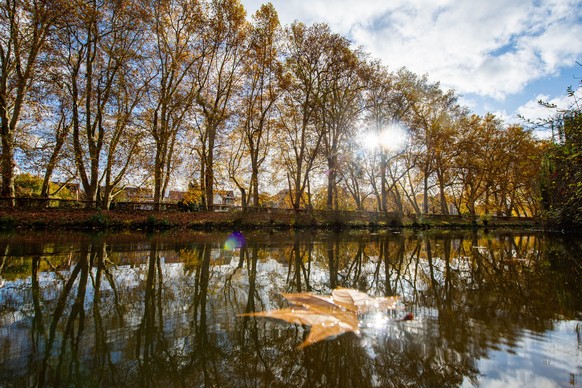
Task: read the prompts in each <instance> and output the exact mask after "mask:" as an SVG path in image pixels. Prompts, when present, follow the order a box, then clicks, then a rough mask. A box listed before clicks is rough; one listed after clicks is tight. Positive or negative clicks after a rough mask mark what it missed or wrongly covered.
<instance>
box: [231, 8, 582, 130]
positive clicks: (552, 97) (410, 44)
mask: <svg viewBox="0 0 582 388" xmlns="http://www.w3.org/2000/svg"><path fill="white" fill-rule="evenodd" d="M241 2H242V3H243V4H244V6H245V8H246V9H247V12H248V13H249V15H250V14H252V13H254V12H255V11H256V10H257V9H258V7H259V6H260V4H261V3H263V2H264V1H260V0H241ZM271 3H273V5H274V6H275V8H276V9H277V11H278V13H279V18H280V20H281V23H282V24H284V25H286V24H289V23H291V22H293V20H300V21H302V22H304V23H306V24H312V23H314V22H325V23H327V24H329V25H330V26H331V28H332V30H333V31H335V32H338V33H340V34H342V35H343V36H345V37H347V38H349V39H350V40H351V41H352V43H353V44H354V45H356V46H363V47H364V48H365V50H366V51H367V52H369V53H370V54H371V55H372V56H373V57H375V58H379V59H381V60H382V62H383V63H384V64H386V65H388V67H389V68H391V69H393V70H396V69H398V68H399V67H401V66H406V67H407V68H408V69H410V70H412V71H414V72H415V73H418V74H427V75H428V76H429V79H430V80H431V81H435V82H436V81H438V82H440V83H441V85H442V87H443V88H445V89H454V90H455V91H456V92H457V94H458V95H459V96H460V97H461V103H462V104H464V105H466V106H468V107H469V108H470V109H471V111H473V112H475V113H477V114H485V113H487V112H491V113H494V114H496V115H498V116H500V117H502V118H504V119H505V120H506V121H509V122H512V121H516V120H517V119H516V117H517V115H518V114H521V115H524V116H525V117H528V118H530V119H537V118H541V117H547V116H548V114H549V112H548V111H547V109H546V108H543V107H540V106H539V105H538V104H537V101H538V100H540V99H544V100H546V101H550V102H554V103H556V104H557V105H559V106H562V107H566V105H567V104H568V100H567V99H566V97H565V96H566V88H567V87H568V86H570V85H571V86H573V87H575V88H578V86H579V85H580V79H576V77H578V78H582V66H579V65H577V64H576V61H578V62H582V2H581V1H579V0H549V1H546V0H537V1H524V0H486V1H485V0H483V1H477V0H273V1H271Z"/></svg>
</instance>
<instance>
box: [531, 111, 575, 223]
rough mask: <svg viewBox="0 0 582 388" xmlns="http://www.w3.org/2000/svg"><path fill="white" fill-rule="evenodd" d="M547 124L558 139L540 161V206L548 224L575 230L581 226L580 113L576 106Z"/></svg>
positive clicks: (555, 139)
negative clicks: (551, 127) (555, 131)
mask: <svg viewBox="0 0 582 388" xmlns="http://www.w3.org/2000/svg"><path fill="white" fill-rule="evenodd" d="M576 104H577V100H576ZM551 123H552V124H553V126H554V128H555V129H557V131H558V136H557V138H554V142H553V143H552V144H551V145H550V147H549V148H548V150H547V152H546V154H545V155H544V159H543V161H544V164H543V169H542V174H541V175H542V176H541V178H542V181H541V183H542V185H541V190H542V192H541V194H542V206H543V209H544V211H545V213H546V214H547V216H548V218H549V220H550V222H551V223H552V224H554V225H558V226H562V227H578V228H579V227H580V226H582V204H581V201H580V198H582V114H581V111H580V108H579V106H578V105H575V106H574V107H573V108H571V109H570V110H568V111H566V112H563V113H561V114H558V115H557V116H556V117H555V118H554V119H553V120H552V121H551Z"/></svg>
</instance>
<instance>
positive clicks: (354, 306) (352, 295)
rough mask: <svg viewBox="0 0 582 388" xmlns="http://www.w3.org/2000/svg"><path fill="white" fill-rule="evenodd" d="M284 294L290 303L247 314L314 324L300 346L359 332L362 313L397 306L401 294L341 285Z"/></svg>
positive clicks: (390, 308)
mask: <svg viewBox="0 0 582 388" xmlns="http://www.w3.org/2000/svg"><path fill="white" fill-rule="evenodd" d="M282 295H283V297H284V298H285V299H287V301H288V302H289V305H290V306H289V307H286V308H283V309H278V310H271V311H263V312H255V313H249V314H243V316H252V317H265V318H273V319H279V320H282V321H285V322H289V323H293V324H300V325H309V326H311V329H310V331H309V335H308V337H307V339H306V340H305V341H304V342H303V343H302V344H301V345H299V348H300V349H301V348H304V347H306V346H309V345H311V344H314V343H316V342H319V341H321V340H324V339H326V338H330V337H335V336H338V335H340V334H344V333H348V332H352V333H355V334H357V335H359V334H360V327H359V320H358V315H359V314H367V313H369V312H371V311H378V310H393V309H395V308H396V304H397V302H398V300H399V297H398V296H391V297H371V296H369V295H368V294H366V293H363V292H360V291H358V290H354V289H349V288H337V289H335V290H333V291H332V293H331V295H315V294H312V293H307V292H303V293H296V294H286V293H285V294H282ZM404 319H412V316H411V315H410V314H409V315H407V316H406V318H404Z"/></svg>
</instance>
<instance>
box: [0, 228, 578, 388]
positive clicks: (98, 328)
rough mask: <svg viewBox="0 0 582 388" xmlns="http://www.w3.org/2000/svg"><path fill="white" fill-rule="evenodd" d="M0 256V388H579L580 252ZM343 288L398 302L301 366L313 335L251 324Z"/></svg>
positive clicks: (386, 248)
mask: <svg viewBox="0 0 582 388" xmlns="http://www.w3.org/2000/svg"><path fill="white" fill-rule="evenodd" d="M229 237H230V238H229ZM0 254H1V255H2V256H1V259H0V387H13V386H18V387H28V386H107V387H125V386H152V387H159V386H167V387H173V386H181V387H182V386H186V387H195V386H207V387H215V386H216V387H243V386H274V387H276V386H289V385H292V386H306V387H307V386H308V387H318V386H327V387H376V386H378V387H400V386H424V387H440V386H483V387H490V386H501V385H503V386H504V387H523V386H536V387H565V386H582V382H581V379H582V377H581V376H582V323H581V321H582V280H581V279H582V265H581V263H582V241H580V240H576V239H573V238H564V237H562V236H548V235H543V234H536V233H526V234H524V233H488V234H481V233H480V234H477V233H470V232H460V231H450V232H444V231H440V232H402V233H401V232H391V231H379V232H374V233H373V232H350V233H347V232H342V233H334V232H314V231H305V232H273V233H263V232H248V233H240V234H235V235H230V236H229V233H197V232H188V233H179V234H178V233H164V234H153V235H145V234H134V233H119V234H102V235H88V234H78V233H68V234H67V233H49V232H36V233H32V232H30V233H12V234H4V235H1V236H0ZM337 287H348V288H355V289H358V290H361V291H363V292H366V293H368V294H369V295H372V296H389V295H399V296H400V297H401V302H400V303H399V305H398V307H397V309H396V310H394V311H383V312H381V313H379V314H373V315H368V316H362V317H361V318H362V322H361V332H362V334H361V335H360V336H356V335H354V334H351V333H350V334H345V335H342V336H339V337H336V338H332V339H329V340H326V341H322V342H320V343H316V344H314V345H312V346H309V347H307V348H305V349H302V350H299V349H297V346H298V345H299V344H300V343H301V342H303V340H304V339H305V337H306V335H307V330H308V327H301V326H296V325H291V324H288V323H283V322H277V321H270V320H266V319H263V318H249V317H240V316H239V315H240V314H242V313H245V312H252V311H262V310H271V309H276V308H280V307H282V306H285V304H286V302H285V300H284V299H283V298H282V297H281V293H283V292H312V293H317V294H329V293H330V292H331V290H333V289H334V288H337ZM408 313H412V314H414V319H413V320H412V321H399V318H401V317H403V316H404V315H406V314H408Z"/></svg>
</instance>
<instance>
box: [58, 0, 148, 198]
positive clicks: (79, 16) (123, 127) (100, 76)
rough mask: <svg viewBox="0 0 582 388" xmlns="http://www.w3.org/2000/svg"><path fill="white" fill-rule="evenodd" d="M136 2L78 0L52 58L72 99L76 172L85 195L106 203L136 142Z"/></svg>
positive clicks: (140, 79)
mask: <svg viewBox="0 0 582 388" xmlns="http://www.w3.org/2000/svg"><path fill="white" fill-rule="evenodd" d="M140 4H141V3H139V4H138V2H129V1H127V2H111V1H107V2H97V1H91V2H87V3H79V4H77V6H76V7H75V8H73V9H72V10H71V12H70V13H69V14H68V15H66V16H65V17H64V18H63V26H62V28H60V29H59V32H58V39H57V53H56V55H57V57H58V60H57V63H59V68H60V70H61V71H62V72H63V74H64V77H63V83H64V87H65V90H66V91H67V93H68V94H69V100H70V104H71V105H70V106H69V107H68V112H67V115H70V117H71V126H72V143H73V149H74V159H75V164H76V168H77V172H78V174H79V177H80V181H81V184H82V186H83V189H84V191H85V195H86V198H87V199H88V200H90V201H92V202H93V203H95V202H96V201H97V200H101V201H102V206H103V207H105V208H108V206H109V203H110V201H111V198H112V196H113V195H114V189H115V187H116V186H117V185H118V184H119V183H120V182H121V180H122V179H123V177H124V176H125V174H126V173H127V169H128V166H130V165H131V163H132V162H133V160H134V159H133V158H134V157H135V155H136V152H135V151H136V148H137V147H138V145H139V141H140V136H139V131H138V130H137V128H136V127H135V126H134V125H132V121H133V116H134V111H135V109H136V106H137V104H138V103H139V101H140V98H141V95H142V94H143V92H144V90H145V86H146V85H145V84H146V83H147V81H148V77H147V76H144V75H143V74H141V73H139V69H140V68H141V65H140V64H137V63H135V61H136V59H137V58H138V57H139V55H138V54H137V52H138V51H140V49H141V42H142V41H143V29H142V25H141V24H140V23H139V22H137V21H138V20H141V19H143V17H144V15H145V13H144V10H143V8H141V6H140ZM101 185H103V187H102V188H103V190H102V192H101V191H100V187H101Z"/></svg>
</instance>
